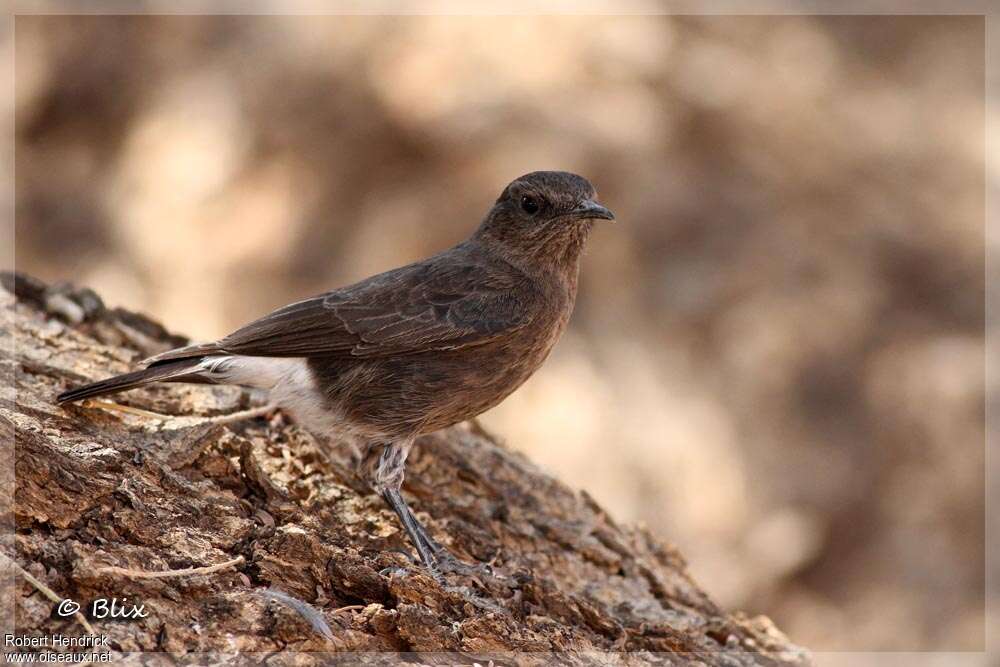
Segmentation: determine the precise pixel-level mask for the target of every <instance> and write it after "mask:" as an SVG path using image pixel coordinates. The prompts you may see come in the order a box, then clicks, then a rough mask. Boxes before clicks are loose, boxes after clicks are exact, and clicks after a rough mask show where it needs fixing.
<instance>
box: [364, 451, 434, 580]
mask: <svg viewBox="0 0 1000 667" xmlns="http://www.w3.org/2000/svg"><path fill="white" fill-rule="evenodd" d="M412 444H413V443H412V441H404V442H390V443H386V444H382V443H379V444H375V445H371V446H369V447H368V451H367V453H366V454H365V456H364V458H363V459H362V461H361V468H362V473H363V475H364V476H365V478H366V479H367V480H368V482H369V484H371V486H372V488H373V489H375V491H377V492H378V493H379V495H381V496H382V497H383V498H384V499H385V501H386V503H388V504H389V507H391V508H392V511H393V512H395V513H396V516H398V517H399V521H400V523H401V524H403V529H404V530H406V534H407V536H408V537H409V538H410V542H411V543H412V544H413V546H414V547H415V548H416V550H417V553H418V554H419V555H420V560H421V561H422V562H423V564H424V566H425V567H427V569H429V570H431V572H433V573H437V571H438V560H439V556H440V555H441V554H442V552H445V549H444V547H442V546H441V545H440V544H438V543H437V542H436V541H434V539H433V538H431V536H430V535H428V534H427V530H426V529H425V528H424V527H423V526H422V525H421V524H420V522H419V521H417V517H415V516H413V512H412V511H411V510H410V507H409V505H407V504H406V501H405V500H404V499H403V494H402V493H401V492H400V488H401V487H402V485H403V473H404V468H405V466H406V457H407V455H408V454H409V453H410V447H411V446H412Z"/></svg>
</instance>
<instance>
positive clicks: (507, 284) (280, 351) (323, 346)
mask: <svg viewBox="0 0 1000 667" xmlns="http://www.w3.org/2000/svg"><path fill="white" fill-rule="evenodd" d="M444 257H445V256H439V257H438V258H434V259H432V260H429V261H427V262H422V263H419V264H413V265H410V266H407V267H403V268H400V269H396V270H394V271H389V272H387V273H383V274H380V275H377V276H373V277H372V278H369V279H368V280H365V281H362V282H360V283H357V284H355V285H351V286H349V287H345V288H342V289H339V290H334V291H333V292H329V293H327V294H323V295H320V296H317V297H314V298H312V299H306V300H305V301H299V302H297V303H294V304H291V305H288V306H285V307H284V308H280V309H278V310H276V311H274V312H273V313H271V314H269V315H266V316H264V317H262V318H260V319H259V320H256V321H254V322H251V323H250V324H248V325H246V326H245V327H243V328H241V329H239V330H237V331H235V332H233V333H232V334H230V335H229V336H226V337H225V338H223V339H222V340H220V341H219V342H218V344H217V345H218V348H219V349H220V350H222V351H224V352H227V353H231V354H244V355H250V356H329V355H332V356H336V355H350V356H353V357H379V356H393V355H403V354H413V353H418V352H425V351H430V350H448V349H456V348H461V347H465V346H469V345H479V344H482V343H485V342H487V341H490V340H493V339H495V338H496V337H498V336H501V335H504V334H507V333H510V332H512V331H515V330H517V329H520V328H521V327H523V326H525V325H526V324H528V322H529V321H530V319H531V316H530V313H532V312H534V310H535V309H533V308H531V307H530V305H531V300H532V299H534V298H537V295H535V294H534V292H533V291H532V288H531V287H530V283H529V282H528V281H525V280H518V279H517V275H516V274H512V273H511V272H510V271H509V270H508V271H495V270H491V268H490V266H489V265H488V264H486V265H484V263H482V262H476V261H472V260H471V259H470V260H468V261H457V260H458V259H459V258H456V257H455V256H451V257H448V258H447V261H440V260H441V259H443V258H444ZM434 260H438V261H434Z"/></svg>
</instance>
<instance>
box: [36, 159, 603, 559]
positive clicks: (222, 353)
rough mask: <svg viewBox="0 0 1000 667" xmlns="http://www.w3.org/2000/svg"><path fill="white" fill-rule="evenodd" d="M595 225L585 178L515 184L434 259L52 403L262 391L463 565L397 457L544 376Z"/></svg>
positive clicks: (422, 552)
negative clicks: (173, 392) (195, 386)
mask: <svg viewBox="0 0 1000 667" xmlns="http://www.w3.org/2000/svg"><path fill="white" fill-rule="evenodd" d="M596 220H607V221H614V220H615V215H614V214H613V213H612V212H611V211H610V210H609V209H608V208H606V207H604V206H603V205H602V204H600V203H599V202H598V198H597V193H596V191H595V189H594V186H593V185H591V183H590V182H589V181H588V180H587V179H586V178H584V177H582V176H578V175H576V174H572V173H568V172H563V171H535V172H531V173H529V174H525V175H523V176H521V177H519V178H516V179H515V180H514V181H512V182H511V183H510V184H508V185H507V187H506V188H504V190H503V191H502V192H501V193H500V196H499V197H498V198H497V199H496V201H495V202H494V204H493V205H492V207H491V208H490V209H489V211H488V212H487V214H486V216H485V217H484V218H483V219H482V221H481V223H480V224H479V226H478V228H477V229H476V230H475V231H474V232H473V234H472V235H471V236H470V237H469V238H467V239H466V240H464V241H462V242H460V243H458V244H457V245H455V246H453V247H451V248H449V249H447V250H444V251H443V252H440V253H438V254H436V255H433V256H431V257H429V258H427V259H424V260H422V261H418V262H414V263H412V264H408V265H406V266H402V267H400V268H396V269H392V270H390V271H386V272H384V273H380V274H377V275H374V276H371V277H369V278H366V279H364V280H362V281H360V282H357V283H354V284H352V285H348V286H346V287H340V288H338V289H334V290H332V291H329V292H326V293H324V294H320V295H318V296H314V297H311V298H308V299H305V300H302V301H297V302H295V303H292V304H290V305H287V306H284V307H283V308H279V309H277V310H275V311H273V312H271V313H270V314H267V315H264V316H263V317H261V318H259V319H257V320H255V321H253V322H250V323H249V324H247V325H245V326H243V327H242V328H240V329H237V330H236V331H234V332H233V333H231V334H229V335H228V336H225V337H224V338H221V339H219V340H217V341H215V342H211V343H203V344H194V345H188V346H186V347H181V348H177V349H173V350H169V351H167V352H163V353H161V354H157V355H155V356H153V357H150V358H148V359H146V360H144V361H143V362H141V367H140V369H139V370H135V371H133V372H129V373H125V374H122V375H117V376H114V377H111V378H108V379H105V380H101V381H99V382H94V383H91V384H87V385H84V386H81V387H77V388H75V389H70V390H68V391H64V392H63V393H61V394H59V395H58V396H57V397H56V402H57V403H59V404H64V403H70V402H74V401H80V400H83V399H88V398H92V397H96V396H103V395H107V394H114V393H117V392H121V391H125V390H128V389H132V388H134V387H139V386H142V385H146V384H149V383H152V382H191V383H211V384H234V385H240V386H244V387H250V388H258V389H264V390H267V391H268V392H269V395H270V403H271V404H272V405H274V406H276V407H278V408H280V409H281V411H282V412H283V413H285V414H288V415H289V416H290V417H291V418H292V419H293V420H294V421H295V422H297V423H299V424H301V425H302V426H304V427H305V428H306V430H308V431H310V432H312V433H313V434H315V435H317V436H318V437H320V438H326V437H330V436H331V434H336V435H338V436H340V437H341V438H347V439H349V440H350V441H352V442H354V443H356V444H357V446H358V451H359V452H360V456H359V457H358V459H359V460H358V469H359V473H360V475H361V477H363V478H364V480H365V481H366V482H367V483H368V485H369V486H370V487H371V488H372V489H373V490H374V491H375V492H376V493H378V494H379V495H381V496H382V498H383V499H384V500H385V502H386V503H387V504H388V506H389V507H390V508H391V509H392V510H393V512H395V514H396V515H397V516H398V518H399V521H400V523H401V525H402V528H403V529H404V531H405V532H406V534H407V537H408V538H409V541H410V542H411V543H412V545H413V547H414V548H415V549H416V551H417V554H418V556H419V558H420V560H421V562H422V563H423V565H424V566H425V567H426V568H427V569H428V570H430V571H431V572H432V573H435V574H438V573H440V572H442V571H445V570H447V569H448V568H449V567H451V568H454V567H456V566H460V565H461V563H460V562H459V561H457V559H455V558H454V557H453V556H452V555H451V554H450V553H449V552H448V550H447V549H446V548H445V547H443V546H442V545H441V544H439V543H438V542H437V541H436V540H435V539H434V538H432V537H431V536H430V535H429V534H428V532H427V530H426V529H425V528H424V526H423V525H422V524H421V523H420V522H419V521H418V520H417V518H416V517H415V516H414V514H413V512H412V511H411V510H410V507H409V506H408V504H407V502H406V501H405V499H404V498H403V495H402V493H401V487H402V484H403V479H404V472H405V463H406V458H407V455H408V454H409V452H410V449H411V447H412V446H413V443H414V441H415V440H416V438H417V437H418V436H420V435H424V434H427V433H432V432H434V431H438V430H440V429H443V428H446V427H449V426H452V425H454V424H458V423H460V422H463V421H466V420H468V419H472V418H474V417H476V416H478V415H480V414H481V413H483V412H485V411H486V410H489V409H490V408H492V407H494V406H496V405H497V404H499V403H500V402H501V401H503V399H505V398H506V397H507V396H509V395H510V394H511V393H512V392H513V391H514V390H516V389H517V388H518V387H520V386H521V385H522V384H523V383H524V382H525V381H526V380H527V379H528V378H529V377H530V376H531V375H532V374H533V373H534V372H535V371H536V370H538V368H539V367H540V366H541V365H542V363H543V362H544V361H545V359H546V357H548V355H549V352H550V351H551V350H552V348H553V346H554V345H555V343H556V341H557V340H558V339H559V338H560V336H561V335H562V333H563V331H564V330H565V329H566V326H567V323H568V321H569V319H570V315H571V313H572V311H573V306H574V303H575V301H576V295H577V284H578V277H579V271H580V259H581V255H582V251H583V248H584V246H585V243H586V241H587V239H588V237H589V236H590V233H591V231H592V229H593V226H594V221H596Z"/></svg>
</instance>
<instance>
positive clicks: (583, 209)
mask: <svg viewBox="0 0 1000 667" xmlns="http://www.w3.org/2000/svg"><path fill="white" fill-rule="evenodd" d="M569 214H570V215H571V216H573V217H574V218H577V219H578V220H587V219H599V220H611V221H612V222H614V220H615V214H614V213H612V212H611V211H609V210H608V209H606V208H604V207H603V206H601V205H600V204H598V203H597V202H595V201H592V200H590V199H584V200H583V201H582V202H580V203H579V204H577V205H576V208H574V209H573V210H572V211H570V212H569Z"/></svg>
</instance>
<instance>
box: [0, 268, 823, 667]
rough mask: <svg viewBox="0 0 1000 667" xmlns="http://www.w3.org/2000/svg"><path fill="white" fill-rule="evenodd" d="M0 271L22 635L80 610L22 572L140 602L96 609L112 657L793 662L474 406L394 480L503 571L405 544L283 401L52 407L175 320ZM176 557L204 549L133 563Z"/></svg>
mask: <svg viewBox="0 0 1000 667" xmlns="http://www.w3.org/2000/svg"><path fill="white" fill-rule="evenodd" d="M3 283H4V287H5V289H4V290H0V301H2V303H0V310H2V313H3V328H2V331H3V335H4V336H5V337H10V336H13V337H14V338H15V340H16V347H15V351H14V353H13V357H11V356H10V354H9V350H7V351H6V352H7V353H5V356H4V358H3V364H4V365H5V367H6V368H7V369H8V370H12V371H13V372H14V373H15V391H16V397H15V400H14V401H13V402H11V401H10V400H8V401H6V402H5V403H4V404H3V407H2V415H0V419H2V423H3V424H4V426H5V427H6V428H8V430H13V431H14V433H15V435H16V448H15V462H16V466H15V471H16V486H15V497H14V517H15V521H16V534H15V548H14V550H13V551H14V552H13V553H10V552H8V553H7V554H5V555H6V556H8V557H9V558H11V559H13V560H14V561H16V563H17V564H18V566H19V567H20V568H22V571H23V572H27V574H28V576H27V577H25V576H22V577H20V578H19V579H18V583H17V586H16V610H15V611H16V632H15V634H17V635H35V636H50V635H53V634H56V633H61V634H64V635H74V634H76V635H79V634H81V633H82V632H83V629H82V627H80V626H79V624H80V623H81V619H80V617H78V616H67V617H65V618H63V617H60V616H59V615H58V614H57V613H53V607H54V606H55V605H54V603H53V602H52V601H50V600H49V599H48V598H46V597H45V595H44V594H42V593H40V592H39V587H38V586H36V585H35V584H32V583H31V582H30V580H29V579H30V578H34V579H35V580H37V582H38V584H41V585H43V586H44V585H47V586H48V587H49V588H50V589H51V590H52V592H53V593H55V595H56V596H57V597H58V598H70V599H72V600H74V601H77V602H78V603H80V604H82V605H84V608H83V611H86V610H87V609H89V608H90V607H89V603H90V602H92V601H95V600H101V599H104V600H109V599H111V598H117V599H118V600H119V601H121V600H122V599H123V598H128V601H127V603H126V604H127V605H132V604H141V605H143V606H144V611H145V613H146V614H147V615H146V616H145V617H143V618H138V619H134V620H130V621H121V620H118V621H114V622H112V621H109V620H107V619H101V618H99V617H97V616H94V615H93V614H91V619H90V624H91V625H93V627H94V630H95V631H96V632H97V633H98V634H100V635H103V636H106V637H107V638H108V642H109V647H108V648H107V649H105V650H106V651H111V652H113V653H114V654H115V658H116V659H126V660H127V659H139V658H137V656H138V654H139V652H151V651H161V652H167V653H169V654H170V656H171V657H172V658H173V659H174V660H179V659H181V658H182V657H184V656H187V657H188V659H193V660H203V659H204V656H205V655H206V654H208V655H210V656H213V657H212V658H211V659H210V662H220V661H222V660H228V661H230V662H238V661H240V659H241V657H242V656H244V655H245V654H250V653H253V654H257V655H256V658H255V659H256V660H260V659H262V658H263V657H265V656H264V655H262V654H269V655H270V658H269V662H273V663H276V664H291V663H293V662H294V664H309V662H310V661H319V660H321V659H325V660H329V659H330V656H329V655H321V654H320V653H318V652H322V653H326V652H347V651H350V652H355V653H353V654H352V656H351V658H352V661H360V662H378V661H383V662H384V661H385V660H386V654H385V653H384V652H393V653H394V654H396V655H395V657H396V658H399V657H405V658H407V659H409V660H411V661H414V662H429V663H433V662H438V661H444V662H450V663H455V662H461V661H464V662H466V663H469V662H471V661H472V660H473V659H477V660H480V661H481V662H484V661H485V660H486V659H488V658H490V657H493V658H494V659H497V660H498V661H499V662H501V663H507V664H509V663H510V662H517V663H538V664H542V663H546V662H549V660H550V659H551V657H552V654H553V653H559V654H561V655H560V659H561V660H563V661H566V660H570V661H573V662H581V663H582V662H588V661H591V660H592V659H593V658H594V656H602V657H601V658H600V659H602V660H603V659H604V658H607V659H610V660H612V661H621V662H634V663H636V664H638V663H644V662H648V661H659V662H662V663H672V664H686V663H688V662H692V661H696V660H697V661H701V662H703V663H705V664H709V665H783V664H797V665H800V664H807V663H808V657H807V655H806V654H805V652H804V651H802V650H801V649H799V648H797V647H795V646H793V645H791V644H790V643H789V642H788V641H787V639H785V638H784V636H783V635H782V634H781V633H780V632H778V631H777V629H776V628H774V626H773V625H772V624H771V622H770V621H769V620H768V619H767V618H765V617H756V618H748V617H746V616H744V615H742V614H738V613H737V614H730V613H726V612H723V611H722V610H720V609H719V608H718V607H717V606H716V605H715V604H714V603H713V602H712V601H711V600H710V599H709V598H708V597H707V596H706V595H705V593H703V592H702V591H701V590H700V589H699V588H698V587H697V586H696V585H695V584H694V583H693V582H692V580H691V579H690V577H689V576H688V574H687V572H686V569H685V563H684V561H683V559H682V558H681V556H680V555H679V554H678V553H677V552H676V550H675V549H674V548H673V547H671V546H669V545H667V544H665V543H664V542H662V541H661V540H659V539H657V538H655V537H654V536H652V535H651V534H650V533H649V532H648V531H647V530H645V529H643V528H636V527H629V526H620V525H618V524H616V523H615V522H614V520H612V519H611V517H609V516H608V515H607V514H606V513H605V512H604V511H603V510H602V509H601V508H600V507H599V506H598V505H597V504H596V503H595V502H594V501H593V500H592V499H591V498H590V497H589V496H587V495H586V494H585V493H583V492H580V493H577V492H574V491H573V490H571V489H569V488H568V487H566V486H565V485H563V484H561V483H560V482H558V481H556V480H554V479H552V478H551V477H549V476H547V475H545V474H543V473H542V472H541V471H539V470H538V469H537V468H535V467H534V466H533V465H531V463H529V462H528V461H526V460H525V459H524V457H522V456H521V455H519V454H516V453H514V452H512V451H510V450H508V449H507V448H505V447H504V446H503V445H501V444H499V443H498V442H497V441H496V440H495V439H494V438H493V437H491V436H490V435H488V434H487V433H485V432H484V431H483V430H482V429H481V428H479V427H478V425H477V424H475V423H467V424H463V425H460V426H457V427H454V428H451V429H448V430H446V431H444V432H441V433H438V434H435V435H433V436H429V437H424V438H422V439H421V440H420V441H419V442H418V445H417V447H415V448H414V451H413V453H412V454H411V456H410V463H409V466H408V471H407V477H406V483H405V485H404V492H405V493H406V495H407V496H408V498H409V499H410V502H411V503H412V506H413V507H414V509H415V511H416V512H417V513H418V515H419V516H420V517H421V518H422V520H423V521H424V522H425V524H426V525H427V526H428V528H429V530H430V531H431V533H432V534H433V536H434V537H435V538H436V539H437V540H439V541H440V542H442V543H444V544H445V545H447V546H448V547H449V548H450V549H451V550H452V551H453V552H454V553H455V554H456V555H457V556H458V557H459V558H461V559H462V560H464V561H466V562H472V561H481V562H487V561H489V562H492V563H493V568H494V570H495V572H496V576H490V575H481V576H472V575H461V574H453V575H448V577H447V579H446V581H444V582H443V583H440V582H438V581H436V580H435V579H433V578H431V577H430V576H428V575H427V574H426V572H425V571H424V570H423V569H422V568H421V567H420V566H419V565H416V564H414V563H413V562H412V561H411V559H410V557H409V556H408V555H407V554H408V553H409V545H408V543H407V541H406V538H405V536H404V534H403V533H402V532H401V530H400V527H399V525H398V523H397V521H396V518H395V516H394V515H393V514H392V513H391V512H390V511H389V510H388V508H387V507H386V506H385V505H384V504H383V503H382V501H381V499H380V498H378V497H377V496H375V495H372V494H371V493H369V492H368V491H367V490H366V489H365V487H364V485H363V484H361V483H360V482H359V480H358V479H357V478H356V477H355V475H354V474H353V473H352V471H351V452H350V451H348V450H346V449H345V450H344V452H343V457H342V459H341V460H332V461H331V460H327V459H325V458H323V457H322V456H321V454H320V452H319V450H318V449H317V448H316V446H315V444H314V442H313V440H312V438H311V437H310V436H309V435H308V434H306V433H304V432H303V431H301V430H300V429H298V428H297V427H295V426H294V425H293V424H287V423H282V422H281V421H280V420H278V419H270V420H268V419H257V420H251V421H246V422H241V423H234V424H229V425H225V426H223V425H218V424H212V423H205V422H204V421H203V420H202V419H201V417H202V416H205V415H213V414H223V413H227V412H232V411H235V410H238V409H241V408H246V407H249V399H250V397H249V396H248V395H247V393H246V392H244V391H242V390H240V389H238V388H233V387H212V386H200V385H199V386H192V385H169V386H153V387H149V388H144V389H141V390H137V391H133V392H130V393H128V394H123V395H120V396H118V397H116V398H115V400H116V401H117V402H118V403H121V404H125V405H128V406H132V407H133V408H136V409H137V410H139V411H149V412H155V413H160V414H169V415H186V416H183V417H178V418H175V419H167V420H162V419H156V418H153V417H151V416H149V415H145V414H139V413H132V414H128V413H121V412H111V411H107V410H103V409H94V408H84V407H78V406H69V407H66V408H60V407H57V406H55V405H54V403H53V401H52V397H53V396H54V395H55V394H56V393H58V392H59V391H60V390H62V389H65V388H66V387H67V386H68V385H72V384H78V383H81V382H85V381H89V380H93V379H96V378H100V377H103V376H106V375H109V374H112V373H118V372H122V371H125V370H126V369H127V368H128V367H129V364H130V363H131V362H133V361H135V360H136V359H138V358H141V357H145V356H147V355H150V354H153V353H155V352H157V351H160V350H162V349H165V348H167V347H170V346H176V345H178V344H182V343H184V342H185V341H184V340H183V339H182V338H180V337H177V336H172V335H170V334H169V333H168V332H167V331H165V330H164V329H163V328H162V327H161V326H159V325H158V324H156V323H153V322H151V321H149V320H148V319H146V318H144V317H142V316H140V315H136V314H134V313H129V312H126V311H123V310H108V309H106V308H104V306H103V305H102V304H101V301H100V299H99V298H97V296H96V295H94V294H93V293H92V292H89V291H86V290H83V291H78V290H73V289H69V288H62V289H59V288H51V287H48V286H46V285H43V284H41V283H39V282H38V281H34V280H32V279H29V278H27V277H23V276H18V277H16V278H15V276H12V275H6V276H4V280H3ZM14 292H16V293H17V298H16V299H15V296H14ZM15 302H16V306H15ZM8 347H9V346H8ZM212 566H218V567H214V568H213V567H212ZM12 567H13V566H12ZM188 568H208V571H197V570H196V571H194V572H180V573H178V572H173V573H169V572H168V573H167V574H165V575H161V576H156V577H144V576H142V575H143V574H144V573H149V572H162V571H172V570H185V569H188ZM5 650H8V651H9V650H11V649H10V647H9V646H8V647H5ZM299 652H310V653H299ZM401 653H402V654H406V655H405V656H399V655H398V654H401ZM445 653H448V654H450V655H442V654H445ZM458 654H461V655H458ZM198 655H200V656H201V657H196V656H198ZM143 659H144V660H147V659H148V656H147V657H146V658H143Z"/></svg>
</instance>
